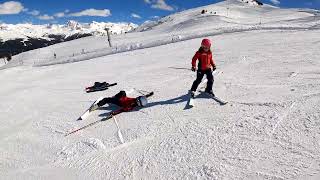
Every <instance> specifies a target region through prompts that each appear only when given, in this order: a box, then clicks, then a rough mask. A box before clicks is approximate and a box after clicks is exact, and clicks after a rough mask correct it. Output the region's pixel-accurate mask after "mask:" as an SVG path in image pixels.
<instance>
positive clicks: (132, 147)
mask: <svg viewBox="0 0 320 180" xmlns="http://www.w3.org/2000/svg"><path fill="white" fill-rule="evenodd" d="M235 2H236V1H234V3H235ZM218 5H219V4H218ZM218 5H216V6H218ZM220 5H221V4H220ZM250 6H252V5H250ZM268 8H274V7H269V6H268ZM176 15H178V14H176ZM315 17H316V16H315ZM312 18H314V17H312ZM289 22H290V23H291V25H290V26H296V27H300V25H301V24H303V23H305V24H313V26H314V25H316V24H317V23H318V20H317V19H316V18H314V19H310V18H309V17H303V18H301V19H299V20H297V19H296V20H294V22H292V21H291V20H290V21H289ZM299 23H301V24H299ZM274 24H276V22H274ZM162 25H164V24H162ZM160 29H161V28H159V29H158V30H156V29H154V30H150V31H144V32H135V33H130V34H131V35H130V34H128V37H132V38H133V39H136V40H139V38H138V36H139V35H140V42H142V41H147V40H148V38H149V37H148V36H144V35H148V33H150V34H152V31H155V32H157V31H160ZM163 29H164V28H162V30H163ZM199 29H200V28H199ZM186 32H187V31H186ZM319 33H320V30H318V29H317V28H310V29H308V28H306V29H303V28H297V29H291V30H289V29H273V30H270V29H268V30H261V29H260V30H250V31H244V32H233V33H227V34H226V33H220V34H216V35H214V36H207V37H208V38H210V39H211V40H212V41H213V54H214V59H215V62H216V65H217V71H216V72H215V73H214V77H215V83H214V92H215V94H216V95H217V96H218V97H219V98H221V99H223V100H226V101H228V102H229V103H228V104H227V105H225V106H220V105H219V104H218V103H217V102H215V101H214V100H212V99H210V98H208V97H207V96H205V95H203V94H200V93H198V92H197V95H196V99H195V107H193V108H189V107H188V106H186V105H187V100H188V94H187V93H188V90H189V89H190V87H191V84H192V82H193V80H195V77H196V74H195V73H194V72H191V71H190V66H191V58H192V56H193V55H194V53H195V51H196V50H197V49H198V48H199V45H200V42H201V40H202V38H191V39H188V40H184V41H180V42H175V43H170V44H164V45H162V46H157V47H153V48H147V49H139V50H135V51H128V52H123V53H116V54H112V55H109V56H101V57H99V58H94V59H90V60H88V61H81V62H76V63H68V64H59V65H54V66H42V67H32V66H20V67H14V68H9V69H3V70H1V71H0V84H1V88H0V95H1V96H0V102H1V103H0V109H1V113H0V123H1V126H0V140H1V141H0V177H1V179H5V180H6V179H10V180H13V179H30V180H31V179H32V180H33V179H46V180H51V179H52V180H53V179H235V180H238V179H319V178H320V123H319V119H320V93H319V92H320V61H319V56H320V51H319V49H320V36H319ZM155 34H156V33H155ZM160 37H161V36H157V38H160ZM153 38H154V39H156V37H153ZM85 39H86V40H88V41H91V42H92V43H93V42H94V43H93V44H94V45H96V46H94V47H96V48H99V47H100V46H98V45H97V44H99V43H101V44H102V42H101V41H103V39H99V38H91V39H90V38H89V39H88V38H85ZM120 39H121V38H120V37H119V42H120ZM159 40H160V39H159ZM74 42H81V40H76V41H72V42H68V43H63V44H64V45H63V46H59V47H61V49H60V50H61V52H63V51H62V47H64V48H66V51H67V50H69V51H71V50H72V49H73V48H81V47H82V44H81V43H80V44H76V43H74ZM73 43H74V44H73ZM56 47H58V46H56ZM51 48H52V47H48V48H43V49H41V50H40V51H39V53H38V54H34V55H33V56H31V54H30V56H27V55H25V59H24V60H25V61H26V62H31V61H32V58H37V57H38V55H39V56H41V52H49V51H50V50H52V49H51ZM92 48H93V47H92ZM58 49H59V48H58ZM93 49H94V48H93ZM95 81H107V82H109V83H113V82H117V83H118V85H117V86H114V87H111V88H110V89H108V90H107V91H103V92H96V93H90V94H87V93H85V92H84V88H85V87H87V86H89V85H92V84H93V83H94V82H95ZM203 87H205V84H204V83H202V84H201V85H200V86H199V89H201V88H203ZM135 89H136V90H135ZM120 90H127V91H128V92H130V93H129V96H131V97H135V96H139V95H140V94H139V93H138V92H137V90H145V91H154V93H155V95H154V96H152V97H151V98H150V99H149V104H148V106H147V107H145V108H143V109H137V110H136V111H132V112H126V113H122V114H119V115H117V116H116V117H117V121H118V123H119V127H120V129H121V132H122V135H123V138H124V141H125V143H124V144H121V143H120V141H119V137H118V134H117V131H118V129H117V126H116V125H115V123H114V121H113V120H108V121H104V122H101V123H98V124H96V125H95V126H92V127H89V128H87V129H84V130H82V131H79V132H77V133H75V134H72V135H70V136H67V137H65V134H66V133H68V132H70V131H72V130H75V129H77V128H80V127H82V126H85V125H87V124H89V123H92V122H94V121H97V120H100V119H102V118H104V117H105V116H107V113H108V112H110V111H111V110H114V109H117V107H115V106H105V107H103V108H101V109H99V110H97V111H95V112H93V113H92V114H91V116H90V117H89V118H88V119H86V120H83V121H77V118H78V117H79V116H80V115H81V114H82V113H83V112H84V111H85V110H86V109H87V108H88V107H89V106H90V105H91V104H92V103H93V102H94V101H95V100H96V99H98V98H99V97H101V96H113V95H114V94H115V93H117V92H119V91H120Z"/></svg>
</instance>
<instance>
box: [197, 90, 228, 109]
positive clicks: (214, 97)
mask: <svg viewBox="0 0 320 180" xmlns="http://www.w3.org/2000/svg"><path fill="white" fill-rule="evenodd" d="M199 92H201V93H205V94H206V95H207V96H209V97H211V98H212V99H213V100H215V101H216V102H218V103H219V104H220V105H221V106H223V105H226V104H228V102H227V101H223V100H221V99H220V98H218V97H217V96H214V95H212V94H209V93H206V92H204V91H199Z"/></svg>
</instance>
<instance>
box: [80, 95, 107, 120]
mask: <svg viewBox="0 0 320 180" xmlns="http://www.w3.org/2000/svg"><path fill="white" fill-rule="evenodd" d="M103 98H104V97H100V98H99V99H98V100H96V101H95V102H94V103H92V105H91V106H90V108H89V109H87V110H86V111H85V112H84V113H83V114H82V115H81V116H80V117H79V118H78V120H84V119H87V118H88V117H89V115H90V114H91V112H92V111H94V110H93V109H92V108H93V107H94V105H96V104H98V102H99V101H101V100H102V99H103Z"/></svg>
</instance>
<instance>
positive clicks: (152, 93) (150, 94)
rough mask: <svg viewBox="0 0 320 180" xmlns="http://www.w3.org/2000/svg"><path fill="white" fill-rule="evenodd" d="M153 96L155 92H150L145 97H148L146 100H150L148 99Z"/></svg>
mask: <svg viewBox="0 0 320 180" xmlns="http://www.w3.org/2000/svg"><path fill="white" fill-rule="evenodd" d="M153 95H154V92H150V93H149V94H146V95H145V96H146V98H148V97H151V96H153Z"/></svg>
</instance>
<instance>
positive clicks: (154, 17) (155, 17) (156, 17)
mask: <svg viewBox="0 0 320 180" xmlns="http://www.w3.org/2000/svg"><path fill="white" fill-rule="evenodd" d="M151 18H152V19H158V18H159V16H151Z"/></svg>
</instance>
